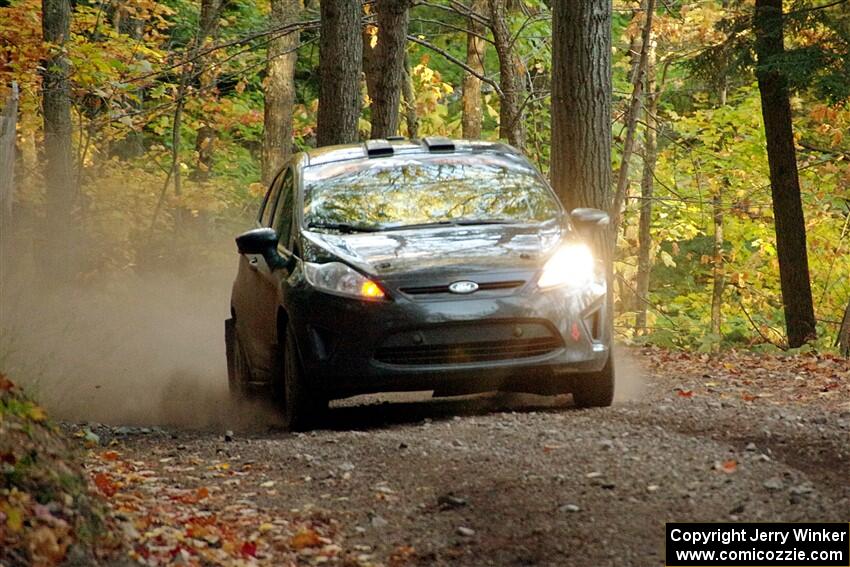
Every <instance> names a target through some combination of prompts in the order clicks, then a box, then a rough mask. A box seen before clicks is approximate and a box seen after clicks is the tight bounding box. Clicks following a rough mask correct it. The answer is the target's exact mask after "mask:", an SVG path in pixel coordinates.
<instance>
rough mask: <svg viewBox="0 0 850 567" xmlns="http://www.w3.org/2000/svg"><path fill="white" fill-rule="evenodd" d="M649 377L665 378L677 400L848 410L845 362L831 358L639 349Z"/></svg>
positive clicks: (849, 380)
mask: <svg viewBox="0 0 850 567" xmlns="http://www.w3.org/2000/svg"><path fill="white" fill-rule="evenodd" d="M639 353H640V359H641V361H642V363H643V364H644V365H645V366H646V367H647V368H648V369H649V371H650V372H652V373H653V375H655V376H659V377H662V378H669V379H670V381H671V382H672V383H673V384H675V386H674V387H672V390H673V391H674V392H675V393H676V397H678V398H685V399H690V398H697V397H698V398H700V399H712V398H714V399H718V400H724V399H738V400H743V401H744V402H747V403H767V404H777V405H780V404H789V403H790V404H806V405H819V406H822V407H827V408H830V409H838V410H845V411H846V410H850V361H848V360H847V359H844V358H840V357H838V356H835V355H831V354H788V355H783V354H766V353H753V352H747V351H736V350H729V351H723V352H720V353H717V354H703V353H693V352H684V351H681V352H680V351H670V350H665V349H660V348H655V347H647V348H643V349H641V350H640V351H639Z"/></svg>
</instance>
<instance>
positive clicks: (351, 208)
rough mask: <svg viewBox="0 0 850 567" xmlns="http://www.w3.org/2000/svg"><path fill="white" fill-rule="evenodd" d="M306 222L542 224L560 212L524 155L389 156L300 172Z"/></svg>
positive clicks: (365, 226) (361, 226)
mask: <svg viewBox="0 0 850 567" xmlns="http://www.w3.org/2000/svg"><path fill="white" fill-rule="evenodd" d="M304 186H305V192H304V225H305V226H306V227H308V228H318V229H337V230H347V231H358V230H393V229H399V228H404V227H410V226H422V225H425V226H427V225H441V224H487V223H541V222H545V221H549V220H553V219H555V218H557V217H558V216H559V215H560V208H559V206H558V203H557V201H556V200H555V198H554V196H553V195H552V193H551V191H550V190H549V189H548V187H546V185H545V184H544V183H543V182H542V181H541V180H540V178H539V176H538V175H537V173H536V171H535V170H534V169H533V168H532V167H531V166H530V165H528V164H525V163H522V162H521V161H519V160H517V159H515V158H513V159H512V158H510V157H504V156H499V155H494V154H477V155H468V154H467V155H427V156H415V157H411V156H394V157H388V158H381V159H371V160H357V161H343V162H337V163H331V164H327V165H317V166H311V167H307V168H305V170H304Z"/></svg>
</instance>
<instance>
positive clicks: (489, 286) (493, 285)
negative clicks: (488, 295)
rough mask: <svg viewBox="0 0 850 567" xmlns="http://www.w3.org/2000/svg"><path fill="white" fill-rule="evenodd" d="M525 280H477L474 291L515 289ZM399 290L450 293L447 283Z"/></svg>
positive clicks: (419, 292)
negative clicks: (476, 287)
mask: <svg viewBox="0 0 850 567" xmlns="http://www.w3.org/2000/svg"><path fill="white" fill-rule="evenodd" d="M524 283H525V282H524V281H523V280H509V281H503V282H478V289H477V290H476V291H475V292H474V293H478V292H480V291H498V290H502V289H515V288H518V287H521V286H522V284H524ZM399 291H401V292H402V293H405V294H407V295H415V296H416V295H419V296H421V295H434V294H440V293H445V294H449V293H451V292H450V291H449V284H446V285H430V286H420V287H402V288H399Z"/></svg>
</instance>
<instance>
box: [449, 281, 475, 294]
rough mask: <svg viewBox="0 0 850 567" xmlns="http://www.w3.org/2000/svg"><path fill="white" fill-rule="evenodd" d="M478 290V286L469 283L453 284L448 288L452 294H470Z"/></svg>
mask: <svg viewBox="0 0 850 567" xmlns="http://www.w3.org/2000/svg"><path fill="white" fill-rule="evenodd" d="M477 289H478V284H477V283H475V282H470V281H462V282H454V283H453V284H451V285H450V286H449V291H450V292H452V293H461V294H463V293H472V292H473V291H476V290H477Z"/></svg>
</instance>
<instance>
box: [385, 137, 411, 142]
mask: <svg viewBox="0 0 850 567" xmlns="http://www.w3.org/2000/svg"><path fill="white" fill-rule="evenodd" d="M406 139H407V138H405V137H404V136H387V141H388V142H403V141H405V140H406Z"/></svg>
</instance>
